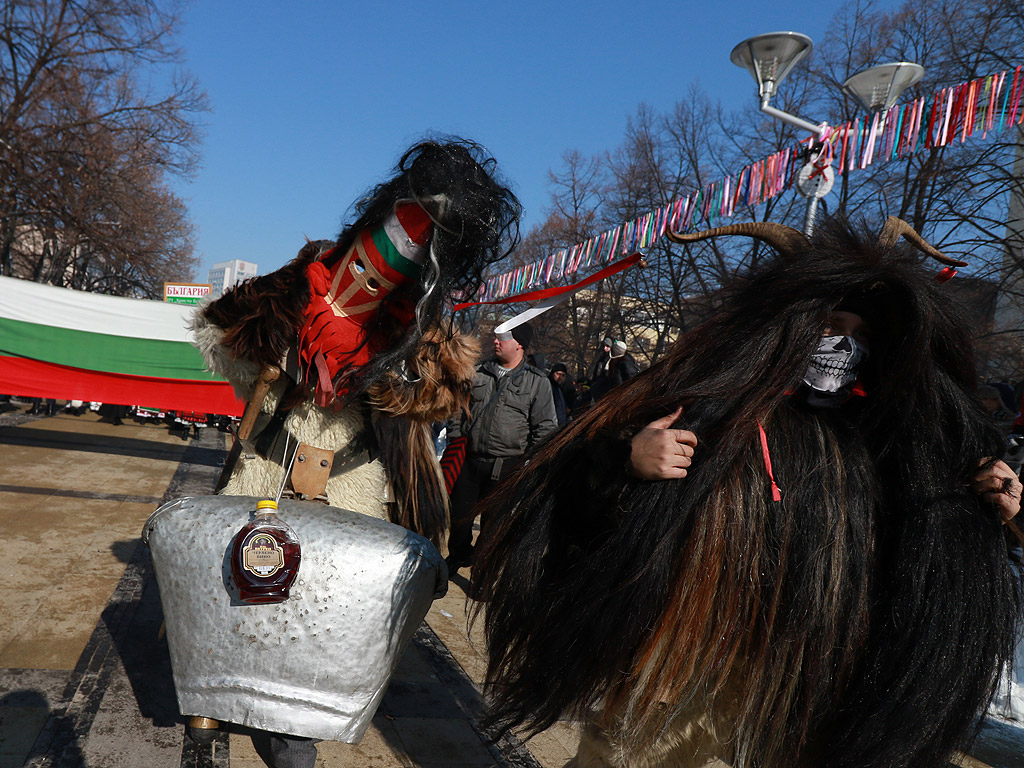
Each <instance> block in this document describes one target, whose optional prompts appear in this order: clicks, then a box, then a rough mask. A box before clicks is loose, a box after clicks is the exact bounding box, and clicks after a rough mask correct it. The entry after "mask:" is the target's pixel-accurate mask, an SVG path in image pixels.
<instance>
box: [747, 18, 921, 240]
mask: <svg viewBox="0 0 1024 768" xmlns="http://www.w3.org/2000/svg"><path fill="white" fill-rule="evenodd" d="M812 48H813V43H812V42H811V38H809V37H808V36H807V35H802V34H800V33H799V32H771V33H769V34H767V35H756V36H754V37H750V38H747V39H746V40H744V41H743V42H742V43H740V44H739V45H737V46H736V47H735V48H733V49H732V53H731V54H730V55H729V59H730V60H731V61H732V63H733V64H735V65H736V66H738V67H743V68H744V69H746V70H747V71H748V72H750V74H751V75H753V76H754V80H755V81H756V82H757V95H758V98H759V99H760V102H761V105H760V109H761V111H762V112H764V113H765V114H766V115H768V116H770V117H773V118H775V119H776V120H779V121H781V122H783V123H787V124H789V125H792V126H795V127H796V128H799V129H801V130H803V131H808V132H810V133H812V134H814V138H815V142H814V145H812V148H811V152H810V154H809V156H808V160H807V163H806V164H805V165H804V167H803V168H801V169H800V172H799V174H798V175H797V182H796V187H797V191H799V193H800V194H801V195H803V196H804V197H805V198H807V210H806V212H805V214H804V234H806V235H807V236H808V237H809V236H810V235H811V234H812V233H813V232H814V216H815V214H816V213H817V210H818V200H820V199H821V198H823V197H824V196H825V195H827V194H828V193H829V191H830V190H831V189H832V184H833V182H834V181H835V171H833V170H832V168H831V166H829V165H821V164H819V163H820V161H821V159H822V158H821V155H822V152H821V149H822V148H821V147H820V146H818V145H820V144H821V141H822V139H823V138H824V136H825V133H826V131H827V129H828V123H817V124H815V123H812V122H810V121H809V120H804V119H803V118H800V117H797V116H796V115H791V114H789V113H788V112H784V111H782V110H781V109H776V108H775V107H773V106H771V103H770V102H771V99H772V96H774V95H775V94H776V92H777V90H778V86H779V83H781V82H782V80H783V79H784V78H785V77H786V75H788V74H789V72H790V70H792V69H793V67H794V66H796V65H797V64H798V63H799V62H800V61H801V60H802V59H803V58H804V57H806V56H807V54H809V53H810V52H811V49H812ZM923 75H924V69H923V68H922V67H921V66H920V65H918V64H912V63H911V62H909V61H900V62H894V63H891V64H882V65H879V66H877V67H871V68H869V69H865V70H863V71H861V72H858V73H857V74H855V75H853V76H851V77H850V78H848V79H847V80H846V82H845V83H843V89H844V90H845V91H846V92H847V93H849V94H850V95H852V96H854V97H855V98H857V99H859V100H860V101H861V103H862V104H864V106H866V107H867V108H868V109H869V110H871V111H872V112H878V111H881V110H884V109H888V108H889V107H891V106H892V105H893V104H895V103H896V101H897V99H899V97H900V95H901V94H902V93H903V91H905V90H906V89H907V88H909V87H910V86H912V85H914V84H915V83H917V82H918V81H919V80H920V79H921V77H922V76H923Z"/></svg>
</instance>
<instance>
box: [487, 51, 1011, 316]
mask: <svg viewBox="0 0 1024 768" xmlns="http://www.w3.org/2000/svg"><path fill="white" fill-rule="evenodd" d="M1021 124H1024V65H1018V66H1017V68H1016V69H1014V70H1012V72H1011V70H1005V71H1003V72H1000V73H997V74H992V75H987V76H985V77H979V78H977V79H975V80H970V81H968V82H966V83H961V84H960V85H956V86H953V87H950V88H941V89H939V90H938V91H935V93H933V94H931V95H930V96H922V97H921V98H919V99H915V100H914V101H910V102H907V103H905V104H902V105H896V106H893V107H892V108H891V109H889V110H888V111H887V112H885V114H884V116H883V115H882V114H881V113H875V114H874V115H873V116H867V117H864V118H863V119H861V118H858V119H856V120H851V121H850V122H847V123H844V124H843V125H840V126H830V127H829V129H828V131H827V132H826V134H825V136H824V137H823V140H824V141H825V142H826V144H827V145H828V149H829V151H830V152H832V153H833V154H834V156H835V162H836V164H837V168H836V172H837V174H844V173H850V172H852V171H854V170H862V169H864V168H867V167H868V166H870V165H872V164H874V163H875V162H889V161H891V160H899V159H902V158H904V157H908V156H909V155H912V154H913V153H914V152H916V151H918V150H919V149H921V148H922V147H924V148H925V149H932V148H935V147H944V146H946V145H947V144H950V143H951V142H953V141H954V140H955V139H957V138H959V140H960V141H961V142H965V141H966V140H967V139H968V138H969V137H971V136H972V135H974V134H975V133H976V132H978V131H980V132H981V134H982V138H987V137H988V133H989V131H997V132H998V131H1002V130H1003V129H1004V128H1006V127H1010V126H1014V125H1021ZM810 141H811V139H806V140H804V141H802V142H799V143H797V144H796V145H795V146H793V147H790V148H787V149H783V150H781V151H779V152H776V153H774V154H772V155H769V156H768V157H765V158H763V159H761V160H758V161H757V162H754V163H751V164H750V165H748V166H746V167H745V168H743V169H742V170H741V171H740V172H739V173H738V174H736V175H734V176H726V177H725V178H724V179H722V180H721V181H716V182H712V183H710V184H708V185H707V186H706V187H704V188H703V189H698V190H697V191H696V192H694V193H693V194H692V195H687V196H685V197H682V198H680V199H678V200H675V201H673V202H671V203H668V204H666V205H664V206H662V207H660V208H656V209H655V210H653V211H650V212H648V213H645V214H643V215H641V216H638V217H637V218H635V219H633V220H632V221H628V222H626V223H624V224H620V225H619V226H617V227H615V228H613V229H609V230H607V231H606V232H602V233H601V234H599V235H596V236H594V237H592V238H590V239H589V240H587V241H585V242H583V243H578V244H576V245H574V246H572V247H571V248H562V249H560V250H558V251H555V252H554V253H552V254H551V255H549V256H547V257H545V258H543V259H540V260H539V261H535V262H531V263H529V264H524V265H521V266H518V267H515V268H514V269H511V270H508V271H507V272H504V273H502V274H500V275H495V276H493V277H489V278H487V279H486V280H485V281H484V284H483V286H482V287H481V289H480V290H479V292H478V293H477V295H476V297H475V302H476V303H491V302H493V301H495V300H498V299H502V298H503V297H507V296H510V295H512V294H516V293H519V292H521V291H524V290H526V289H529V288H534V287H537V286H543V285H547V284H548V283H550V282H552V281H554V280H560V279H563V278H567V277H568V276H570V275H573V274H575V273H576V272H578V271H579V270H580V269H588V268H590V267H591V266H592V265H594V264H602V263H604V262H611V261H614V260H615V259H616V258H620V257H622V256H624V255H626V254H632V253H635V252H636V251H637V250H638V249H641V248H649V247H650V246H651V245H652V244H654V243H655V242H656V241H657V240H659V239H660V238H661V237H662V236H663V235H664V234H665V229H666V228H667V227H669V226H671V227H672V229H673V230H675V231H686V230H688V229H691V228H692V227H693V225H694V223H695V222H696V221H701V222H703V223H705V224H707V225H708V226H710V225H711V224H712V222H713V221H714V220H715V219H717V218H728V217H730V216H732V215H733V214H734V213H735V211H736V207H737V206H738V205H741V204H742V205H746V206H750V207H753V206H756V205H760V204H761V203H764V202H766V201H768V200H770V199H771V198H773V197H775V196H776V195H778V194H780V193H781V192H784V191H786V190H787V189H789V188H790V187H791V186H793V183H794V180H795V177H796V173H797V172H798V171H799V170H800V164H799V162H797V161H798V159H799V157H800V156H801V155H802V154H803V152H804V150H805V148H806V147H805V145H806V144H808V143H809V142H810Z"/></svg>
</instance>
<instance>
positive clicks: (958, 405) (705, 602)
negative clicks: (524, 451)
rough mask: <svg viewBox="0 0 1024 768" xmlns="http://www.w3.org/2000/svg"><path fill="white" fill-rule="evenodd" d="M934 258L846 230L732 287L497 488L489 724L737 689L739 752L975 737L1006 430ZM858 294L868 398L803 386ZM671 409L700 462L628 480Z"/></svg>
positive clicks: (837, 757) (656, 716)
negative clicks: (827, 404) (643, 438)
mask: <svg viewBox="0 0 1024 768" xmlns="http://www.w3.org/2000/svg"><path fill="white" fill-rule="evenodd" d="M934 273H935V269H932V268H930V265H929V267H922V266H921V265H919V264H918V259H917V258H916V257H915V255H913V254H911V253H908V251H907V250H906V249H905V248H902V247H893V248H882V247H880V246H879V245H878V244H877V243H876V242H875V239H874V238H873V237H870V236H865V235H863V234H860V233H858V232H855V231H854V230H853V229H852V228H850V227H848V226H846V225H845V224H842V223H839V224H834V225H833V226H832V227H831V228H829V229H827V230H826V231H824V232H822V233H821V234H819V235H818V236H817V237H816V239H815V240H814V242H813V247H812V248H811V249H810V250H808V251H807V252H804V253H799V254H795V255H792V256H790V257H788V258H785V259H783V258H776V259H774V260H772V261H771V262H769V263H766V264H763V265H761V266H760V267H759V268H758V269H757V270H756V272H754V273H753V274H750V275H748V276H746V277H745V278H743V279H741V280H738V281H736V283H734V284H733V285H731V286H728V287H727V289H726V299H725V301H724V306H723V309H722V311H721V312H720V313H718V314H717V315H715V316H714V317H712V318H711V319H710V320H709V321H708V322H706V323H705V324H704V325H703V326H701V327H699V328H697V329H695V330H694V331H692V332H690V333H689V334H687V335H686V336H685V337H684V338H683V339H682V340H681V341H680V342H679V343H678V345H677V346H676V347H675V348H674V349H673V350H672V352H671V353H670V354H669V355H667V356H666V357H665V358H664V359H663V360H662V361H660V362H659V363H658V364H656V365H655V366H652V368H651V369H650V370H648V371H647V372H645V373H644V374H641V375H640V376H638V377H636V378H635V379H633V380H631V381H630V382H628V383H627V384H625V385H623V386H622V387H620V388H618V389H616V390H614V391H613V392H612V393H610V394H609V396H607V398H606V399H604V400H602V401H601V403H599V404H598V405H597V406H595V408H594V409H593V410H592V411H591V412H589V413H588V414H587V415H586V416H584V417H583V418H582V419H580V420H578V421H575V422H571V423H570V425H569V426H568V427H567V428H566V429H564V430H562V431H561V432H560V433H558V434H557V435H556V436H555V437H554V438H553V439H552V440H551V441H549V442H548V443H547V444H546V445H544V446H542V447H541V449H540V450H539V452H538V453H537V454H536V455H534V456H533V458H532V459H531V460H530V461H529V463H528V464H526V465H524V467H523V468H521V469H520V470H519V471H517V472H516V473H515V474H513V475H512V476H511V477H510V478H509V479H508V480H507V481H506V482H505V483H504V484H503V485H502V486H501V487H499V488H498V489H497V490H496V491H495V493H494V494H493V495H492V496H490V497H489V499H488V500H486V501H485V502H484V503H485V504H486V505H487V507H488V508H489V512H490V515H491V519H492V520H495V521H499V522H498V523H497V524H496V530H495V532H494V535H493V536H492V538H491V539H490V540H489V541H488V542H487V543H486V549H485V551H484V552H483V554H482V557H481V562H480V564H479V565H478V566H477V568H476V570H475V572H474V580H475V582H476V586H477V587H478V589H480V591H481V595H482V596H483V597H484V598H485V599H486V600H487V603H486V619H485V622H486V623H485V628H486V634H487V639H488V651H489V666H488V676H487V679H488V683H489V690H490V692H491V709H490V716H489V724H490V725H491V726H492V727H495V728H499V729H500V728H508V727H519V726H525V727H526V729H527V730H529V731H538V730H541V729H544V728H546V727H548V726H550V725H551V724H552V723H554V722H555V720H557V719H559V718H560V717H563V716H566V715H569V716H575V717H579V718H587V717H589V716H591V711H592V710H593V709H595V708H597V709H603V710H604V719H603V722H604V724H605V725H607V726H608V727H609V728H618V729H619V730H620V732H621V734H622V735H623V739H624V740H625V741H626V742H628V741H630V740H631V739H632V740H633V741H634V743H635V744H636V745H638V746H643V745H644V744H646V743H649V742H650V741H651V740H654V739H656V738H657V737H658V736H657V735H658V733H660V732H661V730H662V729H664V728H666V727H667V726H668V722H669V720H670V719H671V718H672V717H674V716H676V717H682V716H683V715H684V714H685V713H687V712H692V708H693V705H694V702H698V703H699V702H701V701H705V702H706V703H708V704H709V705H716V706H722V705H723V703H725V699H726V698H727V697H731V700H730V701H729V702H728V703H729V704H732V705H736V706H737V707H738V712H739V715H738V716H737V718H736V723H735V733H734V742H733V756H732V757H733V761H734V765H735V766H738V767H739V766H790V765H807V766H811V765H814V766H822V765H827V766H837V767H841V768H846V767H847V766H849V767H850V768H853V767H854V766H856V767H857V768H864V767H865V766H873V767H877V768H895V767H903V766H905V767H906V768H925V766H928V767H931V766H938V765H942V764H943V763H944V762H945V761H946V760H947V759H948V758H949V756H950V754H951V752H952V751H953V750H954V749H962V748H964V747H965V746H966V745H967V744H968V743H969V742H970V739H971V737H972V734H973V728H974V725H975V722H976V719H977V717H978V716H979V714H980V713H981V711H982V710H983V709H984V707H985V706H986V704H987V702H988V701H989V699H990V697H991V694H992V692H993V688H994V685H995V681H996V678H997V673H998V670H999V668H1000V665H1002V664H1006V663H1008V662H1009V659H1010V658H1011V655H1012V650H1013V643H1014V632H1015V626H1016V623H1017V622H1018V619H1019V616H1020V607H1021V598H1020V585H1019V583H1018V581H1017V579H1016V578H1015V577H1014V574H1013V571H1012V569H1011V567H1010V563H1009V560H1008V556H1007V542H1006V538H1005V535H1004V528H1003V527H1001V525H1000V519H999V515H998V513H997V511H995V510H994V509H993V508H992V507H991V506H990V505H988V504H985V503H982V502H979V500H978V499H977V497H976V496H975V494H974V493H973V492H972V491H971V490H970V487H969V484H970V481H971V478H972V477H973V476H974V474H975V473H976V471H977V470H978V468H979V464H980V463H981V462H982V461H983V460H984V459H986V458H989V457H998V456H1000V455H1002V452H1003V450H1004V448H1005V440H1004V438H1003V436H1002V435H1001V434H1000V432H999V430H998V429H997V428H996V426H995V425H994V424H993V423H992V421H991V419H989V418H988V416H987V415H986V414H985V412H984V411H983V409H982V408H981V406H980V405H979V403H978V401H977V399H976V398H975V396H974V394H973V390H974V387H975V371H974V364H973V356H972V350H971V342H970V336H969V334H968V331H967V326H966V322H965V320H964V319H963V317H962V316H961V314H960V312H959V311H958V309H957V307H956V306H955V305H954V304H953V302H952V301H951V300H950V298H949V296H948V295H947V293H946V291H944V289H943V287H942V286H941V285H940V284H938V283H937V282H936V281H935V280H934ZM844 301H845V302H851V301H852V302H856V303H857V304H858V306H859V309H860V311H861V312H862V313H863V314H864V315H865V317H866V319H867V321H868V322H869V323H870V324H871V325H872V327H873V328H874V331H875V332H874V338H873V340H872V343H871V353H870V356H869V357H868V358H867V361H866V363H865V367H864V369H863V372H862V381H863V383H864V385H865V387H866V389H867V392H868V395H867V397H865V398H861V399H859V400H857V401H856V402H855V403H851V404H849V405H845V406H844V407H843V408H841V409H839V410H837V411H813V410H810V409H809V408H807V407H806V406H804V405H802V404H801V401H800V399H799V397H796V396H794V394H793V393H794V392H798V391H799V387H800V380H801V378H802V375H803V372H804V371H805V370H806V368H807V365H808V361H809V358H810V355H811V354H812V353H813V351H814V350H815V348H816V346H817V342H818V339H819V337H820V336H821V332H822V328H823V326H824V324H825V322H826V319H827V317H828V315H829V312H830V311H831V310H832V309H833V308H834V307H836V306H837V305H839V304H840V303H841V302H844ZM679 405H683V406H684V408H685V411H684V415H683V417H682V420H681V421H680V423H679V424H678V425H677V426H681V427H685V428H687V429H692V430H693V431H694V432H695V433H696V434H697V436H698V438H699V440H700V443H699V446H698V450H697V454H696V456H695V457H694V464H693V466H692V468H691V470H690V473H689V476H688V477H686V478H685V479H683V480H672V481H661V482H644V481H640V480H637V479H634V478H633V477H632V476H631V475H630V473H629V472H628V471H627V469H626V460H627V458H628V452H629V444H628V440H629V438H630V437H631V436H632V435H633V434H635V433H636V432H637V431H638V430H639V429H641V428H642V427H643V426H644V425H646V424H648V423H650V422H651V421H653V420H654V419H656V418H660V417H662V416H664V415H665V414H667V413H670V412H672V411H673V410H674V409H675V408H676V407H677V406H679ZM759 423H760V424H761V425H763V427H764V429H765V431H766V434H767V436H768V443H769V448H770V453H771V458H772V461H773V465H774V471H775V476H776V479H777V480H778V484H779V485H780V486H781V488H782V501H781V502H773V501H772V500H771V497H770V490H769V485H768V481H767V473H766V470H765V467H764V461H763V456H762V452H761V449H760V443H759V436H758V424H759ZM688 654H691V655H692V656H693V657H690V658H687V655H688ZM681 656H682V658H680V657H681ZM663 700H664V701H667V705H666V706H661V705H658V702H659V701H663Z"/></svg>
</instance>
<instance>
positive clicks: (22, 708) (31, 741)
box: [0, 690, 84, 768]
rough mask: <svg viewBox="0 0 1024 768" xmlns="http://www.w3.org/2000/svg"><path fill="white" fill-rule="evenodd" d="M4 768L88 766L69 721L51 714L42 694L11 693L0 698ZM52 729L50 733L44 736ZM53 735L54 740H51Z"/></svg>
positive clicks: (1, 763) (0, 760) (0, 765)
mask: <svg viewBox="0 0 1024 768" xmlns="http://www.w3.org/2000/svg"><path fill="white" fill-rule="evenodd" d="M0 716H2V723H0V744H2V745H3V748H4V751H3V753H0V768H8V767H9V768H15V767H16V766H22V765H24V766H35V765H42V764H44V763H45V764H47V765H53V766H78V765H84V758H83V756H82V750H81V747H80V746H79V742H78V738H77V736H75V735H74V727H73V725H72V724H71V723H70V721H69V720H68V718H66V717H64V716H62V715H60V714H56V713H54V712H51V710H50V705H49V703H48V702H47V700H46V697H45V696H44V695H43V694H42V693H40V692H39V691H33V690H21V691H11V692H10V693H8V694H6V695H5V696H3V698H0ZM44 729H45V730H48V731H49V733H48V734H43V733H41V731H42V730H44ZM47 736H49V737H50V738H47Z"/></svg>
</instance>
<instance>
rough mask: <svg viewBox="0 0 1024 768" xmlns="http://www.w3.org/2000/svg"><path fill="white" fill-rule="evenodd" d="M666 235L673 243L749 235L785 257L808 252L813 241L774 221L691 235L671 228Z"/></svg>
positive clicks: (795, 230) (731, 226)
mask: <svg viewBox="0 0 1024 768" xmlns="http://www.w3.org/2000/svg"><path fill="white" fill-rule="evenodd" d="M665 235H666V236H667V237H668V239H669V240H671V241H672V242H673V243H695V242H697V241H698V240H706V239H707V238H709V237H718V236H719V235H747V236H748V237H756V238H757V239H758V240H763V241H764V242H766V243H768V245H770V246H771V247H772V248H774V249H775V250H776V251H778V252H779V253H780V254H782V255H783V256H786V255H789V254H792V253H796V252H797V251H806V250H807V249H809V248H810V247H811V241H810V240H808V239H807V235H805V234H804V233H803V232H801V231H800V230H799V229H793V228H792V227H787V226H786V225H785V224H777V223H775V222H774V221H748V222H744V223H742V224H729V225H728V226H725V227H715V228H714V229H705V230H704V231H703V232H693V233H690V234H682V233H680V232H673V231H672V229H671V228H667V229H666V230H665Z"/></svg>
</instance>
